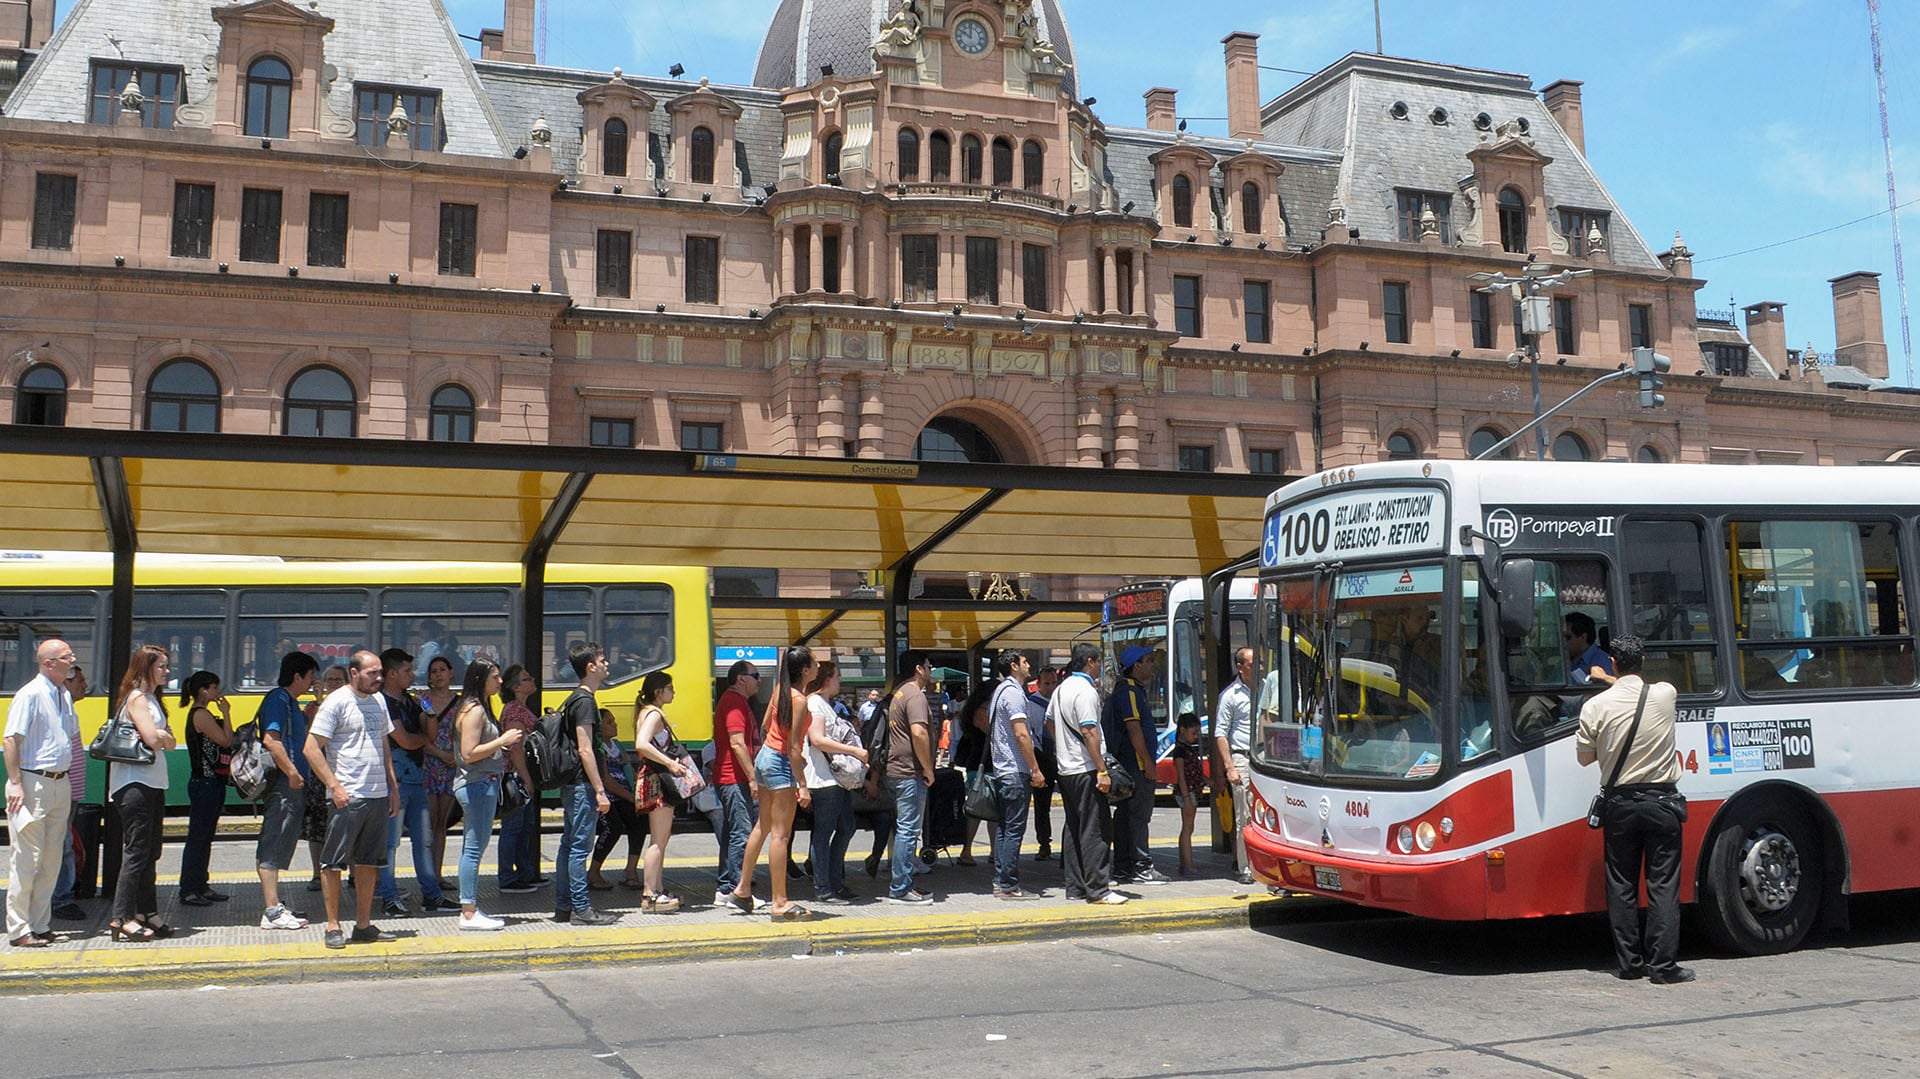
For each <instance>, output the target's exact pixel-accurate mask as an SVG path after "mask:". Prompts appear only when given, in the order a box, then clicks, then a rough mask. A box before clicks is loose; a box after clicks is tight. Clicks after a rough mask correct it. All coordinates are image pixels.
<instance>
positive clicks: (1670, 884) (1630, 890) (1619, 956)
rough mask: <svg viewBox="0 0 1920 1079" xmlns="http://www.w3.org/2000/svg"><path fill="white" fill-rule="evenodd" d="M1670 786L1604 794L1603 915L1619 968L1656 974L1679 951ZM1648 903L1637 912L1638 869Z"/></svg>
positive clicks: (1676, 827) (1676, 843)
mask: <svg viewBox="0 0 1920 1079" xmlns="http://www.w3.org/2000/svg"><path fill="white" fill-rule="evenodd" d="M1672 789H1673V788H1672V787H1670V786H1666V785H1661V784H1652V785H1647V786H1633V787H1621V788H1620V789H1618V790H1616V791H1614V792H1613V793H1612V794H1611V795H1609V796H1608V798H1607V810H1606V825H1605V828H1606V830H1605V838H1606V857H1607V919H1608V921H1609V922H1610V923H1611V924H1612V926H1613V952H1614V958H1615V961H1616V962H1617V963H1619V969H1621V970H1624V971H1639V970H1644V971H1646V972H1647V973H1649V974H1658V973H1661V972H1663V971H1667V970H1671V969H1673V968H1674V966H1676V965H1677V964H1676V963H1675V958H1676V957H1677V956H1678V955H1679V952H1680V824H1681V820H1680V818H1679V815H1678V814H1677V813H1676V812H1675V811H1674V807H1673V805H1672V804H1670V801H1669V800H1670V799H1673V798H1675V797H1676V796H1675V795H1673V794H1672V793H1671V792H1672ZM1643 869H1644V870H1645V873H1646V878H1647V901H1648V907H1647V911H1646V918H1645V923H1644V925H1643V924H1642V920H1641V913H1640V874H1641V872H1642V870H1643Z"/></svg>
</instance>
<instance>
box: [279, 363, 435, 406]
mask: <svg viewBox="0 0 1920 1079" xmlns="http://www.w3.org/2000/svg"><path fill="white" fill-rule="evenodd" d="M316 365H318V366H322V367H331V368H334V369H335V370H337V371H339V372H340V373H341V374H343V375H345V376H347V381H348V382H351V383H353V391H354V394H355V396H356V397H358V398H359V401H360V409H361V413H362V414H363V415H364V414H365V412H366V409H367V405H368V400H369V395H370V394H371V392H372V386H373V363H372V361H371V360H369V359H368V357H367V354H366V352H365V351H364V350H362V349H357V348H356V349H345V348H302V349H295V350H294V351H292V352H289V353H287V354H286V355H285V356H282V357H280V359H279V360H278V361H276V362H275V363H274V365H273V367H272V368H270V369H269V370H268V371H267V375H266V380H265V383H266V384H265V386H264V387H262V388H263V389H265V390H266V391H267V394H268V395H269V396H271V397H273V398H274V399H275V400H276V401H277V400H279V399H280V398H282V397H285V396H286V395H287V383H289V382H292V381H293V377H294V376H295V375H297V374H299V373H300V372H302V371H304V370H306V369H307V368H309V367H313V366H316ZM436 385H437V383H436ZM428 392H432V387H431V386H429V387H428Z"/></svg>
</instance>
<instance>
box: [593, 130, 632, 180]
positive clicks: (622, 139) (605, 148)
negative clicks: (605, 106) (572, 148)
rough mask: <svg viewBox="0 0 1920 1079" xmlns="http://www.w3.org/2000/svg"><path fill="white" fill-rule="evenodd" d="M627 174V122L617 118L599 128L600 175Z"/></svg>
mask: <svg viewBox="0 0 1920 1079" xmlns="http://www.w3.org/2000/svg"><path fill="white" fill-rule="evenodd" d="M626 174H627V122H626V121H625V120H622V119H620V118H619V117H618V116H615V117H613V118H612V119H609V120H608V121H607V122H606V123H605V124H604V125H602V126H601V128H600V175H602V176H625V175H626Z"/></svg>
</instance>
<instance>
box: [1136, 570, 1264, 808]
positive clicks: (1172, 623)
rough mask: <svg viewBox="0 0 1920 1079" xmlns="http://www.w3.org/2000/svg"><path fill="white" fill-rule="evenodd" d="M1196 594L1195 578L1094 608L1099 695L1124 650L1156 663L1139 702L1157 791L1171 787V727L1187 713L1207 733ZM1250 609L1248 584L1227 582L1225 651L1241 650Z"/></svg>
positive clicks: (1201, 602) (1206, 660) (1202, 610)
mask: <svg viewBox="0 0 1920 1079" xmlns="http://www.w3.org/2000/svg"><path fill="white" fill-rule="evenodd" d="M1204 587H1205V586H1204V583H1203V582H1202V581H1201V580H1200V578H1198V577H1188V578H1186V579H1184V580H1173V581H1168V580H1154V581H1140V582H1136V583H1134V584H1129V585H1126V586H1124V587H1121V588H1117V589H1115V590H1114V591H1112V592H1110V593H1108V594H1107V598H1106V600H1105V601H1104V603H1103V604H1102V607H1101V611H1102V615H1103V617H1102V619H1101V622H1100V645H1101V649H1102V651H1103V652H1105V654H1106V679H1105V680H1106V682H1107V685H1106V686H1104V687H1102V688H1103V689H1107V690H1111V689H1112V683H1113V680H1114V679H1116V678H1118V677H1119V672H1120V656H1121V655H1122V654H1124V653H1125V652H1126V650H1127V649H1128V648H1130V647H1134V646H1139V647H1142V648H1146V649H1148V650H1149V651H1151V652H1153V653H1154V655H1155V656H1156V657H1157V659H1158V662H1156V663H1155V665H1154V672H1153V684H1151V685H1149V686H1148V687H1147V698H1148V700H1150V701H1151V702H1152V705H1153V723H1154V726H1155V727H1156V728H1158V730H1159V732H1160V733H1159V741H1158V745H1157V746H1156V747H1155V750H1154V752H1155V755H1156V760H1157V764H1156V773H1157V777H1158V782H1159V783H1161V784H1162V785H1164V786H1172V785H1173V779H1174V775H1173V769H1174V762H1173V759H1172V753H1173V742H1174V734H1175V731H1174V725H1175V724H1176V723H1177V722H1178V721H1179V719H1180V717H1181V716H1182V715H1184V714H1185V713H1187V712H1192V713H1193V714H1194V715H1196V716H1198V717H1199V719H1200V723H1201V726H1202V728H1203V729H1205V730H1209V731H1210V730H1212V729H1213V727H1212V720H1211V719H1210V718H1209V717H1210V715H1211V713H1212V712H1213V701H1212V699H1211V697H1210V696H1209V693H1208V689H1207V685H1208V682H1207V672H1208V671H1209V670H1212V669H1213V667H1212V666H1211V664H1212V657H1211V656H1210V654H1209V653H1208V652H1207V641H1208V637H1207V635H1206V626H1207V618H1206V603H1205V596H1204ZM1252 609H1253V582H1252V581H1251V580H1244V579H1242V580H1236V581H1234V582H1233V585H1232V588H1231V590H1230V593H1229V595H1228V599H1227V619H1226V623H1225V625H1226V630H1225V632H1226V633H1227V634H1228V647H1230V648H1237V647H1240V646H1242V645H1245V644H1246V643H1247V639H1248V638H1247V619H1248V617H1249V616H1250V614H1251V612H1252ZM1208 744H1209V745H1211V741H1210V740H1209V742H1208Z"/></svg>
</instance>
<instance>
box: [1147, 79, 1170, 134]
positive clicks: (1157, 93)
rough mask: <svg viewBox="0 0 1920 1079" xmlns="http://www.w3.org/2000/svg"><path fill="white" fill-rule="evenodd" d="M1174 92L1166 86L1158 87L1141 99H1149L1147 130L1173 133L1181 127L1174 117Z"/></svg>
mask: <svg viewBox="0 0 1920 1079" xmlns="http://www.w3.org/2000/svg"><path fill="white" fill-rule="evenodd" d="M1173 95H1174V91H1172V90H1169V89H1167V88H1166V87H1164V86H1156V87H1154V88H1153V89H1151V90H1148V91H1147V92H1146V93H1144V94H1141V95H1140V96H1141V97H1144V98H1146V99H1147V130H1149V131H1172V130H1174V129H1175V128H1176V127H1178V125H1179V120H1178V118H1177V117H1176V116H1175V115H1174V105H1173Z"/></svg>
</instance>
